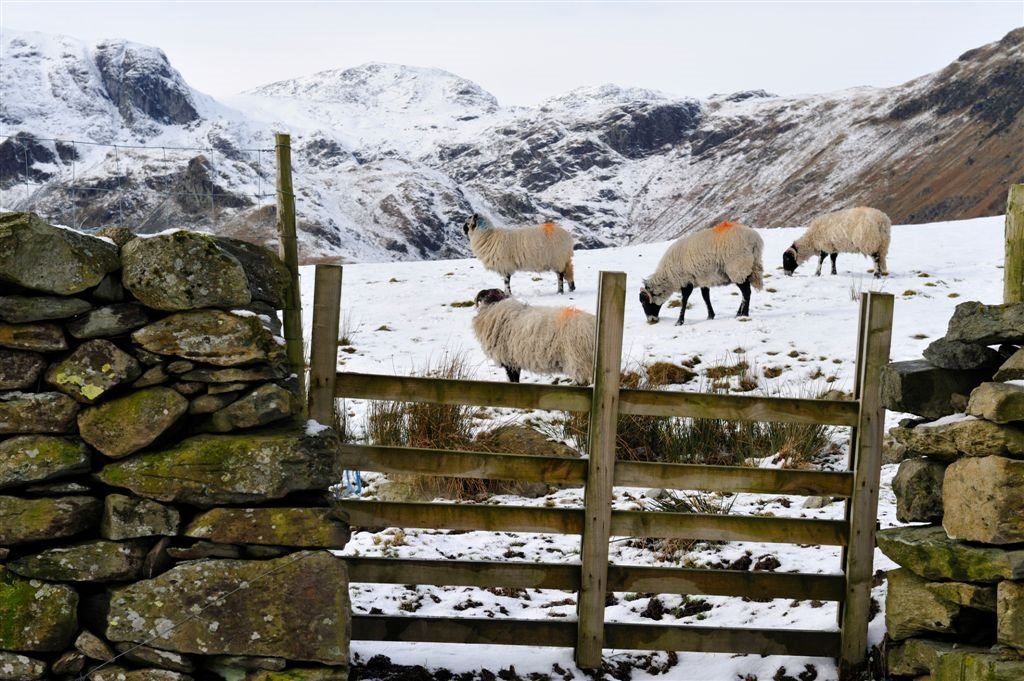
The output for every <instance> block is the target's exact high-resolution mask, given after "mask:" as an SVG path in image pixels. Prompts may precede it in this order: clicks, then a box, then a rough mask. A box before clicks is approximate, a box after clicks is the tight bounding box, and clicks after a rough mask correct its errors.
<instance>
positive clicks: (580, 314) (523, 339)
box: [473, 288, 597, 385]
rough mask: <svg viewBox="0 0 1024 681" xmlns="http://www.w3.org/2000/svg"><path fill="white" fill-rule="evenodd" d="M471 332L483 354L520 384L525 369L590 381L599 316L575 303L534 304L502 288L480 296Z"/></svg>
mask: <svg viewBox="0 0 1024 681" xmlns="http://www.w3.org/2000/svg"><path fill="white" fill-rule="evenodd" d="M476 304H477V313H476V316H475V317H474V318H473V334H474V335H475V336H476V338H477V340H478V341H480V347H481V348H482V349H483V351H484V354H485V355H487V357H489V358H490V359H491V360H493V361H494V362H496V363H497V364H499V365H500V366H501V367H502V368H503V369H505V374H506V375H507V376H508V380H509V381H511V382H512V383H518V382H519V374H520V372H521V371H522V370H523V369H525V370H527V371H532V372H535V373H538V374H555V375H564V376H568V377H569V378H571V379H572V380H573V381H575V382H576V383H578V384H580V385H587V384H588V383H590V382H591V381H592V380H593V375H594V338H595V334H596V331H597V318H596V317H594V315H592V314H590V313H589V312H584V311H583V310H580V309H578V308H575V307H541V306H537V307H534V306H532V305H527V304H526V303H522V302H520V301H518V300H515V299H514V298H510V297H508V296H507V295H506V294H505V293H504V292H502V291H500V290H499V289H496V288H492V289H484V290H483V291H480V292H479V293H477V294H476Z"/></svg>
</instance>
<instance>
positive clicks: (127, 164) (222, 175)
mask: <svg viewBox="0 0 1024 681" xmlns="http://www.w3.org/2000/svg"><path fill="white" fill-rule="evenodd" d="M275 163H276V159H275V150H274V148H273V146H272V145H268V146H267V147H255V148H239V147H235V146H234V145H232V144H231V143H230V142H227V141H226V140H225V141H223V143H222V144H216V143H215V144H211V145H210V146H180V145H142V144H110V143H100V142H92V141H83V140H75V139H61V138H51V137H37V136H35V135H33V134H31V133H28V132H19V133H17V134H14V135H7V136H5V137H0V209H3V210H18V211H31V212H35V213H37V214H39V215H40V217H42V218H43V219H44V220H47V221H49V222H53V223H56V224H63V225H67V226H70V227H73V228H75V229H79V230H83V231H92V230H95V229H99V228H101V227H107V226H112V225H118V226H125V227H129V228H130V229H132V231H137V232H155V231H161V230H162V229H166V228H168V227H180V226H182V225H181V224H180V223H181V221H182V220H187V221H188V223H189V224H188V226H189V227H193V228H194V227H203V228H210V229H216V228H217V227H218V226H219V225H221V224H223V223H224V222H225V221H227V220H230V219H232V218H234V217H235V216H236V215H237V214H238V213H239V212H242V211H244V212H246V213H250V212H254V211H255V212H257V213H258V211H260V209H263V208H264V207H268V206H274V205H276V198H277V194H276V187H275V179H276V165H275Z"/></svg>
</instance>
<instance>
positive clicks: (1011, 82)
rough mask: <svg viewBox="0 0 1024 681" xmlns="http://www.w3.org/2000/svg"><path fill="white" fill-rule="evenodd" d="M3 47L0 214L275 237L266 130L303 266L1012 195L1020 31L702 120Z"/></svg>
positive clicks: (25, 45)
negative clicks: (219, 97) (223, 83)
mask: <svg viewBox="0 0 1024 681" xmlns="http://www.w3.org/2000/svg"><path fill="white" fill-rule="evenodd" d="M0 42H2V45H0V206H2V207H3V208H4V209H6V210H12V209H14V210H26V209H27V210H34V211H36V212H38V213H40V214H41V215H43V216H44V217H45V218H47V219H48V220H50V221H52V222H59V223H64V224H73V225H76V226H79V227H85V228H98V227H101V226H105V225H109V224H123V225H125V226H128V227H130V228H131V229H133V230H135V231H139V232H154V231H159V230H163V229H166V228H168V227H178V226H182V225H183V224H186V225H189V226H192V227H195V228H201V229H209V230H213V231H217V232H221V233H226V234H231V235H234V236H238V237H242V238H247V239H250V240H255V241H263V242H272V241H274V239H275V230H274V222H275V214H274V210H273V205H274V203H275V197H274V181H275V168H274V152H273V147H274V137H273V133H274V132H275V131H278V132H288V133H290V134H291V136H292V165H293V172H294V183H295V191H296V200H297V208H298V215H299V223H300V225H299V226H300V231H301V235H300V240H301V256H302V257H303V258H304V259H306V260H312V259H316V258H320V257H332V256H333V257H336V256H342V257H344V258H345V259H347V260H350V261H374V260H376V261H380V260H419V259H436V258H444V257H455V256H460V255H466V254H468V244H467V243H466V240H465V238H464V236H463V235H462V232H461V224H462V221H463V220H464V218H465V216H466V215H467V214H468V213H470V212H473V211H477V212H481V213H483V214H485V215H487V216H489V217H490V218H491V220H492V221H493V222H494V223H496V224H499V225H502V224H505V225H521V224H528V223H534V222H538V221H541V220H557V221H559V222H561V223H563V224H564V225H565V226H566V227H568V228H569V229H571V230H572V231H573V232H574V233H575V235H576V236H577V239H578V241H579V242H580V243H581V244H582V245H583V246H584V247H596V246H602V245H616V244H626V243H631V242H646V241H651V240H655V239H666V238H671V237H674V236H677V235H679V234H681V233H684V232H687V231H690V230H693V229H697V228H701V227H704V226H707V225H708V224H710V223H712V222H713V221H716V220H718V219H720V218H722V217H725V216H728V217H731V218H734V219H741V220H744V221H746V222H748V223H749V224H752V225H755V226H759V227H779V226H795V225H799V224H802V223H806V221H808V220H809V219H810V218H811V217H812V216H813V215H815V214H817V213H819V212H823V211H825V210H831V209H835V208H840V207H844V206H848V205H851V204H857V203H864V204H870V205H874V206H877V207H878V208H881V209H882V210H885V211H886V212H888V213H889V214H890V215H891V216H892V218H893V221H894V222H897V223H920V222H927V221H934V220H947V219H959V218H969V217H977V216H984V215H992V214H997V213H1000V212H1002V210H1003V209H1004V206H1005V191H1006V187H1007V185H1008V184H1010V183H1012V182H1020V181H1022V180H1024V174H1022V171H1021V169H1020V164H1019V162H1018V161H1019V153H1020V139H1021V138H1022V135H1024V116H1022V115H1021V112H1022V110H1024V94H1022V93H1024V29H1016V30H1014V31H1012V32H1010V33H1009V34H1007V36H1006V37H1005V38H1003V39H1002V40H1000V41H998V42H996V43H992V44H990V45H986V46H983V47H980V48H978V49H975V50H971V51H969V52H967V53H966V54H964V55H962V56H961V57H960V58H959V59H958V60H957V61H956V62H954V63H953V64H951V65H950V66H948V67H947V68H946V69H944V70H942V71H941V72H939V73H936V74H931V75H927V76H923V77H921V78H918V79H916V80H913V81H911V82H909V83H906V84H904V85H901V86H898V87H893V88H885V89H877V88H857V89H853V90H848V91H844V92H839V93H833V94H828V95H815V96H808V97H788V98H783V97H776V96H773V95H771V94H769V93H766V92H764V91H750V92H741V93H734V94H732V95H716V96H713V97H711V98H709V99H707V100H704V101H698V100H695V99H689V98H681V97H674V96H670V95H666V94H663V93H658V92H653V91H649V90H642V89H637V88H624V87H618V86H614V85H606V86H602V87H597V88H582V89H578V90H574V91H572V92H569V93H567V94H565V95H563V96H560V97H555V98H552V99H550V100H548V101H546V102H544V103H543V104H542V105H540V106H538V107H532V108H525V107H503V106H501V105H500V104H499V103H498V101H497V100H496V99H495V98H494V96H493V95H491V94H490V93H488V92H487V91H485V90H484V89H482V88H481V87H480V86H479V85H477V84H475V83H472V82H470V81H468V80H465V79H463V78H460V77H458V76H456V75H454V74H451V73H447V72H445V71H441V70H438V69H430V68H416V67H410V66H399V65H392V64H376V63H374V64H364V65H362V66H359V67H356V68H351V69H344V70H331V71H324V72H321V73H317V74H313V75H310V76H305V77H302V78H296V79H292V80H287V81H281V82H277V83H272V84H269V85H266V86H263V87H260V88H256V89H254V90H251V91H249V92H246V93H243V94H241V95H238V96H236V97H232V98H230V99H228V100H226V101H223V102H219V101H216V100H214V99H212V98H210V97H208V96H206V95H203V94H202V93H199V92H197V91H195V90H194V89H192V88H191V87H190V86H189V85H188V84H187V83H186V82H185V81H184V79H183V78H182V77H181V75H180V74H179V73H178V72H177V71H175V70H174V68H173V67H172V65H171V64H170V63H169V62H168V60H167V57H166V55H164V54H163V52H162V51H160V50H159V49H157V48H153V47H147V46H143V45H138V44H134V43H130V42H126V41H119V40H106V41H102V42H100V43H97V44H94V45H89V44H86V43H83V42H81V41H77V40H74V39H72V38H67V37H63V36H51V35H44V34H39V33H29V32H20V31H15V30H10V29H7V28H5V29H4V30H3V35H2V41H0Z"/></svg>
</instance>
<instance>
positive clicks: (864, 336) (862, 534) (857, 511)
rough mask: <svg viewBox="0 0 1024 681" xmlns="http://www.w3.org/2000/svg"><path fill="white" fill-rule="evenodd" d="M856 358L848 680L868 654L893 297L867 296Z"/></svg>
mask: <svg viewBox="0 0 1024 681" xmlns="http://www.w3.org/2000/svg"><path fill="white" fill-rule="evenodd" d="M861 305H862V306H864V307H866V308H867V312H866V314H864V313H863V312H862V316H861V319H862V323H861V331H860V334H861V336H860V338H859V339H858V344H859V346H858V350H857V357H858V359H860V360H862V361H861V362H860V364H859V365H858V366H857V378H856V385H857V387H858V389H859V394H858V395H857V397H858V399H859V402H860V418H859V419H858V426H857V428H856V430H855V431H854V432H855V433H856V435H855V440H854V442H853V443H852V446H853V457H852V458H853V481H854V482H853V497H851V499H850V500H849V502H848V507H847V517H848V519H849V522H850V542H849V546H848V547H847V550H846V555H845V565H844V568H845V570H844V572H845V577H846V596H845V600H844V602H843V607H842V616H841V617H842V619H841V622H840V626H841V642H840V655H839V678H840V679H841V680H843V681H845V680H847V679H852V678H853V676H854V674H855V673H856V672H857V671H858V670H859V669H860V668H861V667H862V666H863V664H864V661H865V657H866V652H867V635H868V617H869V609H870V603H871V578H872V572H873V561H874V553H875V519H876V517H877V514H878V486H879V479H880V477H881V465H882V434H883V431H884V430H885V407H883V406H882V399H881V381H880V376H879V375H880V372H881V369H882V367H883V366H885V365H886V364H887V363H888V362H889V345H890V343H891V341H892V312H893V296H892V295H890V294H888V293H875V292H871V293H865V294H864V295H863V297H862V299H861Z"/></svg>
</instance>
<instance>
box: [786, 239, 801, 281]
mask: <svg viewBox="0 0 1024 681" xmlns="http://www.w3.org/2000/svg"><path fill="white" fill-rule="evenodd" d="M796 253H797V251H796V244H795V243H794V244H793V245H792V246H790V247H789V248H787V249H786V250H785V252H783V254H782V269H783V270H785V271H786V275H787V276H793V272H795V271H796V266H797V265H798V264H799V263H798V262H797V260H796Z"/></svg>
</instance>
